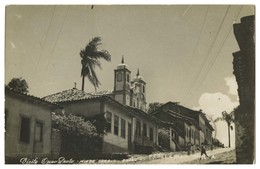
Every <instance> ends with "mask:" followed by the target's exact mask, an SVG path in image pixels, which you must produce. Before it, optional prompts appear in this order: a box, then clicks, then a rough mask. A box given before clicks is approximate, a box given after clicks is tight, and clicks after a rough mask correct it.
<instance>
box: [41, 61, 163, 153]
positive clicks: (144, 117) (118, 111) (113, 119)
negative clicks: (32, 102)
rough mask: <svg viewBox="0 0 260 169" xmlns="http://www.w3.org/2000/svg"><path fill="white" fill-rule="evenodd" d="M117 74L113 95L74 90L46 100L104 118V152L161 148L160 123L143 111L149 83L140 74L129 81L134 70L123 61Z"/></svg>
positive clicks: (47, 97) (68, 108) (81, 112)
mask: <svg viewBox="0 0 260 169" xmlns="http://www.w3.org/2000/svg"><path fill="white" fill-rule="evenodd" d="M114 73H115V80H114V91H113V92H97V93H86V92H84V91H81V90H78V89H76V87H74V88H73V89H69V90H65V91H62V92H58V93H55V94H52V95H49V96H46V97H44V98H43V99H44V100H46V101H49V102H52V103H57V104H59V105H62V106H63V107H64V110H65V112H67V113H73V114H77V115H81V116H85V117H92V116H95V115H104V117H105V118H106V120H107V122H108V124H109V126H110V127H109V129H108V131H107V133H106V134H105V135H104V138H103V146H102V148H101V150H102V152H103V153H119V152H121V153H124V152H126V153H139V152H140V153H143V152H144V151H150V152H151V151H152V150H153V148H154V147H156V145H158V134H157V130H158V123H159V122H158V120H156V119H155V118H153V117H151V116H149V115H148V114H147V113H146V112H145V111H144V110H145V109H146V101H145V93H146V91H145V85H146V83H145V82H144V80H143V78H142V77H141V76H140V75H139V71H138V73H137V76H136V77H135V78H134V79H133V80H132V81H130V79H131V71H130V70H129V69H128V66H127V65H126V64H124V60H123V59H122V63H121V64H119V65H118V66H117V69H116V70H115V71H114Z"/></svg>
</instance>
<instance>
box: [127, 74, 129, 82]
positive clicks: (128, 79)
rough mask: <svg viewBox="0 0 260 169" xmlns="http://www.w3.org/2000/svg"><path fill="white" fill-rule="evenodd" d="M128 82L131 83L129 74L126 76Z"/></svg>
mask: <svg viewBox="0 0 260 169" xmlns="http://www.w3.org/2000/svg"><path fill="white" fill-rule="evenodd" d="M126 81H127V82H129V81H130V78H129V74H127V75H126Z"/></svg>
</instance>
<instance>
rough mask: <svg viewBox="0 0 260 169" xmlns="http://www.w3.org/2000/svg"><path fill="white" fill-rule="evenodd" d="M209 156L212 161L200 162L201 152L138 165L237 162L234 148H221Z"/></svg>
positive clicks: (141, 162)
mask: <svg viewBox="0 0 260 169" xmlns="http://www.w3.org/2000/svg"><path fill="white" fill-rule="evenodd" d="M207 154H208V155H209V156H214V157H213V158H212V159H202V160H200V159H199V158H200V152H196V153H194V154H192V155H187V154H185V155H184V154H183V155H178V154H176V155H174V156H173V157H166V158H162V159H156V160H149V161H140V162H139V163H138V164H227V163H234V162H235V151H234V149H232V148H221V149H215V150H212V151H210V150H209V151H207Z"/></svg>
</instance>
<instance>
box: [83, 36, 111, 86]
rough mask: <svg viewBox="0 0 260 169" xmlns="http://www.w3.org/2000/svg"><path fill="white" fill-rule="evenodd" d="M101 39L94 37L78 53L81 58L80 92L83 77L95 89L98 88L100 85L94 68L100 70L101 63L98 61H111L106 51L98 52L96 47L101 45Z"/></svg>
mask: <svg viewBox="0 0 260 169" xmlns="http://www.w3.org/2000/svg"><path fill="white" fill-rule="evenodd" d="M101 44H102V42H101V38H100V37H94V38H93V39H92V40H91V41H90V42H89V43H88V44H87V46H86V47H85V49H83V50H81V51H80V57H81V65H82V68H81V76H82V91H84V85H85V77H86V76H87V77H88V79H89V81H90V83H91V84H92V85H93V86H94V87H95V89H96V88H97V87H99V85H100V84H101V83H100V81H99V80H98V77H97V74H96V72H95V67H96V66H98V67H99V68H100V69H101V63H100V61H99V59H105V60H106V61H111V55H110V54H109V52H108V51H106V50H98V46H99V45H101Z"/></svg>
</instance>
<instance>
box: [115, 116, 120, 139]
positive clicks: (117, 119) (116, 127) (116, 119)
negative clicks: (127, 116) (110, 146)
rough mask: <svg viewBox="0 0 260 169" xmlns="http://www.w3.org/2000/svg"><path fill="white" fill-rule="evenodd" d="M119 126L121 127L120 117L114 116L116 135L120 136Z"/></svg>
mask: <svg viewBox="0 0 260 169" xmlns="http://www.w3.org/2000/svg"><path fill="white" fill-rule="evenodd" d="M118 126H119V117H118V116H117V115H115V116H114V134H115V135H118Z"/></svg>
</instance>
